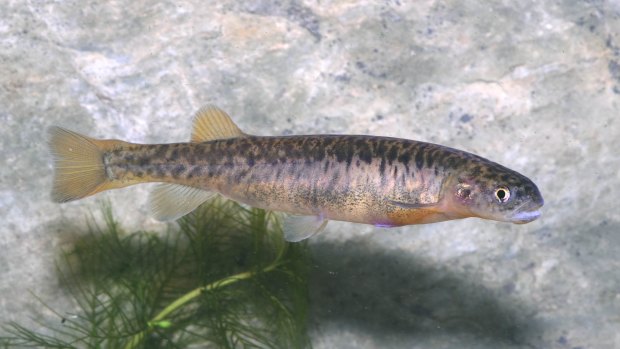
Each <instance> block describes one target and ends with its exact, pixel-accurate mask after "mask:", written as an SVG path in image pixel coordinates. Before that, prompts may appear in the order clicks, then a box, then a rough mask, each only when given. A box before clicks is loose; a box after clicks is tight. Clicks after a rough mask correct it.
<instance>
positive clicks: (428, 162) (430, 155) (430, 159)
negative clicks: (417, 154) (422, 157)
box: [426, 151, 435, 168]
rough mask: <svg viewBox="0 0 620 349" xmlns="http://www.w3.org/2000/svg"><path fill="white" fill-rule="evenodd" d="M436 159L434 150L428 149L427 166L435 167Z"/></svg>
mask: <svg viewBox="0 0 620 349" xmlns="http://www.w3.org/2000/svg"><path fill="white" fill-rule="evenodd" d="M434 159H435V157H434V156H433V152H432V151H427V152H426V167H429V168H431V167H433V160H434Z"/></svg>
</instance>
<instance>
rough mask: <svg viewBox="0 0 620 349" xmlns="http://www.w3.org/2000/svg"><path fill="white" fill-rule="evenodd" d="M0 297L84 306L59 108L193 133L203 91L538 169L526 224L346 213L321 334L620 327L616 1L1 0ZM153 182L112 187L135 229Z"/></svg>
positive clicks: (83, 126) (322, 286)
mask: <svg viewBox="0 0 620 349" xmlns="http://www.w3.org/2000/svg"><path fill="white" fill-rule="evenodd" d="M0 13H2V14H3V15H1V16H2V17H0V43H1V44H0V45H2V50H1V51H0V52H2V53H1V54H0V57H2V58H3V59H2V61H3V63H2V66H3V69H2V71H3V73H2V77H1V78H0V86H1V88H0V120H1V121H2V125H3V126H2V128H0V145H1V149H0V153H1V154H2V156H1V157H0V159H1V160H0V161H1V164H2V166H1V167H0V215H1V216H2V224H1V225H0V251H2V253H0V265H1V266H3V267H2V268H0V318H3V319H5V320H19V321H28V314H29V311H32V310H33V309H34V310H37V309H40V305H39V303H38V302H37V301H36V300H35V299H34V298H33V297H32V296H31V295H30V294H29V293H28V292H27V291H28V290H30V291H32V292H33V293H34V294H37V295H38V296H40V297H42V298H43V299H45V300H46V301H48V302H50V303H52V304H53V305H55V306H56V307H57V308H61V309H63V308H70V307H71V303H70V301H69V300H68V298H67V295H66V294H65V293H64V292H63V290H62V288H60V287H59V284H58V282H57V280H56V274H55V267H54V260H55V257H56V256H57V253H58V251H59V250H60V249H61V248H63V247H69V246H71V240H70V239H68V238H67V237H66V234H63V233H62V232H64V231H66V230H67V227H72V226H75V227H76V228H79V227H82V226H83V225H84V216H85V215H86V214H87V213H88V212H89V210H90V211H92V210H96V209H97V207H98V204H97V200H96V199H87V200H84V201H80V202H77V203H72V204H66V205H58V204H53V203H51V202H50V200H49V189H50V186H51V162H50V158H49V156H48V155H47V153H46V145H45V143H44V139H43V137H44V134H45V128H46V127H48V126H50V125H53V124H57V125H61V126H66V127H70V128H72V129H75V130H77V131H80V132H84V133H86V134H90V135H92V136H98V137H115V138H120V139H125V140H129V141H133V142H175V141H185V140H187V139H189V134H190V124H191V114H192V113H193V112H194V111H195V110H196V109H197V108H198V107H199V106H201V105H202V104H204V103H215V104H217V105H218V106H220V107H221V108H223V109H224V110H227V111H228V112H229V113H230V114H231V115H232V116H233V118H234V119H235V121H237V123H238V124H239V125H240V127H241V128H242V129H243V130H245V131H246V132H248V133H254V134H263V135H280V134H300V133H364V134H375V135H386V136H395V137H403V138H412V139H418V140H423V141H430V142H434V143H440V144H445V145H448V146H452V147H456V148H461V149H464V150H467V151H471V152H474V153H477V154H479V155H482V156H484V157H487V158H489V159H492V160H494V161H497V162H500V163H502V164H504V165H506V166H508V167H510V168H513V169H515V170H517V171H519V172H521V173H523V174H525V175H527V176H528V177H530V178H532V179H533V180H534V181H535V182H536V183H537V185H538V186H539V188H540V190H541V192H542V194H543V196H544V198H545V207H544V208H543V210H542V216H541V217H540V218H539V219H538V220H536V221H534V222H532V223H529V224H526V225H511V224H503V223H496V222H489V221H481V220H474V219H472V220H464V221H455V222H446V223H440V224H433V225H427V226H412V227H405V228H398V229H384V228H375V227H369V226H360V225H354V224H348V223H334V222H332V223H330V224H329V225H328V227H327V229H326V231H325V232H323V233H322V234H321V235H320V236H317V237H316V238H314V239H313V240H312V241H311V243H310V247H311V250H312V251H313V255H314V258H315V262H314V264H313V268H312V272H311V278H310V314H311V317H310V334H311V336H312V343H313V345H314V347H315V348H379V347H380V348H453V347H459V348H522V347H527V348H618V347H620V274H619V272H618V270H620V262H619V261H618V256H619V255H620V234H619V232H620V229H619V228H620V215H619V214H618V210H617V208H618V203H617V198H618V195H617V187H618V185H619V184H620V177H619V175H618V168H620V157H619V156H618V151H617V149H618V148H619V147H620V125H619V124H618V115H620V103H619V101H620V73H619V70H618V66H619V64H620V37H619V36H618V35H617V33H619V32H620V20H619V19H618V18H619V16H618V14H619V13H620V7H619V6H618V4H617V3H615V2H594V3H587V2H576V1H559V2H531V3H522V4H512V3H501V2H484V3H482V2H480V3H478V2H471V1H465V2H462V1H448V2H442V3H437V2H432V1H422V2H419V1H418V2H412V3H405V2H398V1H387V2H383V3H376V2H372V1H360V2H355V3H338V2H334V3H313V2H305V3H299V2H288V1H284V2H278V4H276V3H272V2H269V1H261V2H260V3H258V4H256V3H252V4H249V3H247V4H246V3H244V2H238V1H225V2H221V3H218V4H217V5H207V4H204V3H203V2H199V1H193V2H184V3H178V2H163V3H159V4H158V5H157V6H151V5H150V4H149V5H147V4H142V3H135V2H130V1H121V2H116V3H112V4H109V5H107V4H105V5H104V4H103V3H102V4H94V3H93V4H90V5H82V4H79V5H78V4H69V3H58V4H41V5H39V4H37V5H35V4H29V3H22V2H15V3H2V4H0ZM148 190H149V188H148V186H141V187H134V188H128V189H124V190H121V191H115V192H111V193H109V194H103V195H101V197H105V198H109V199H110V200H111V202H112V203H113V204H114V207H115V211H116V212H117V214H119V215H120V216H119V219H120V220H121V223H122V224H123V225H124V226H125V227H126V228H127V229H129V230H131V229H140V228H145V229H159V230H164V229H165V226H162V225H160V224H159V223H156V222H154V221H153V220H152V219H150V218H149V217H148V216H147V214H146V194H147V193H148Z"/></svg>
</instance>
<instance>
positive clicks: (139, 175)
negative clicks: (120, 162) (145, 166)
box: [135, 171, 144, 178]
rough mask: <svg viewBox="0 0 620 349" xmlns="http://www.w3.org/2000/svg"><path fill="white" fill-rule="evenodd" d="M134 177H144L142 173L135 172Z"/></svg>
mask: <svg viewBox="0 0 620 349" xmlns="http://www.w3.org/2000/svg"><path fill="white" fill-rule="evenodd" d="M135 175H136V177H138V178H142V177H144V172H143V171H136V172H135Z"/></svg>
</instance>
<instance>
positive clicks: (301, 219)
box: [282, 215, 328, 242]
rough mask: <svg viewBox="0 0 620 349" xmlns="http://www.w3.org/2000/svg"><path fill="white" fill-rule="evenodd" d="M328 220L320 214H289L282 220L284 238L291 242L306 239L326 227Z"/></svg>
mask: <svg viewBox="0 0 620 349" xmlns="http://www.w3.org/2000/svg"><path fill="white" fill-rule="evenodd" d="M327 222H328V220H327V219H323V218H321V217H319V216H296V215H287V216H286V217H284V220H283V221H282V230H283V231H284V239H285V240H286V241H289V242H298V241H301V240H305V239H307V238H309V237H311V236H313V235H315V234H317V233H319V232H321V231H322V230H323V229H325V226H326V225H327Z"/></svg>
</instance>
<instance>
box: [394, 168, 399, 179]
mask: <svg viewBox="0 0 620 349" xmlns="http://www.w3.org/2000/svg"><path fill="white" fill-rule="evenodd" d="M397 178H398V166H394V180H396V179H397Z"/></svg>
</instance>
